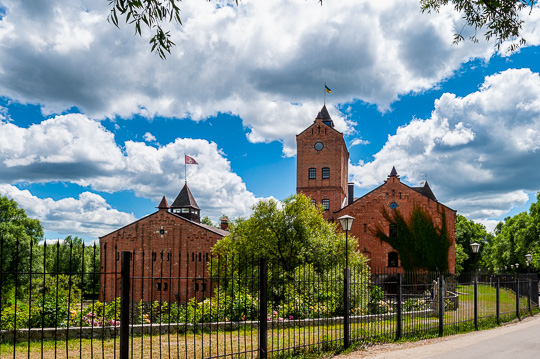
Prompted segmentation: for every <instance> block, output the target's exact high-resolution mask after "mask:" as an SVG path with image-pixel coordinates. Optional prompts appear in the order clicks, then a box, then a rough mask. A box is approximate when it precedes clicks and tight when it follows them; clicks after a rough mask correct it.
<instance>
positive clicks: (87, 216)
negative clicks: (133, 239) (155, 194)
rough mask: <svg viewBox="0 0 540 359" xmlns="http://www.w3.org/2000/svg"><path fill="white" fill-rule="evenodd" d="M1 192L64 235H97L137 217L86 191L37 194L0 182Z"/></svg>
mask: <svg viewBox="0 0 540 359" xmlns="http://www.w3.org/2000/svg"><path fill="white" fill-rule="evenodd" d="M0 195H2V196H6V197H9V198H12V199H14V200H15V201H16V202H17V203H18V204H19V206H21V207H22V208H24V209H25V211H26V213H27V214H28V215H29V216H30V217H32V218H37V219H39V220H40V221H41V224H42V225H43V227H44V228H46V229H47V230H48V231H54V232H57V233H61V234H65V235H71V234H76V235H83V236H84V235H86V236H93V237H98V236H102V235H104V234H106V233H108V232H111V231H113V230H115V229H117V228H119V227H121V226H124V225H126V224H128V223H131V222H133V221H134V220H135V216H134V215H133V213H125V212H120V211H118V210H116V209H113V208H111V206H110V205H109V204H108V203H107V202H106V201H105V199H104V198H103V197H101V196H100V195H97V194H95V193H91V192H83V193H81V194H80V195H79V197H78V198H63V199H60V200H58V201H55V200H53V199H51V198H38V197H36V196H34V195H32V194H31V193H30V192H29V191H28V190H20V189H19V188H17V187H15V186H12V185H7V184H0Z"/></svg>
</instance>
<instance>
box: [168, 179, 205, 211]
mask: <svg viewBox="0 0 540 359" xmlns="http://www.w3.org/2000/svg"><path fill="white" fill-rule="evenodd" d="M187 207H189V208H195V209H200V208H199V206H198V205H197V202H196V201H195V198H194V197H193V195H192V194H191V191H190V190H189V187H188V185H187V182H186V184H185V185H184V187H183V188H182V190H181V191H180V193H179V194H178V196H176V199H175V200H174V202H173V204H172V205H171V208H187Z"/></svg>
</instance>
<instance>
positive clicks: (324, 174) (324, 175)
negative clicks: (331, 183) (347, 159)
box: [322, 167, 330, 178]
mask: <svg viewBox="0 0 540 359" xmlns="http://www.w3.org/2000/svg"><path fill="white" fill-rule="evenodd" d="M322 178H330V168H328V167H323V169H322Z"/></svg>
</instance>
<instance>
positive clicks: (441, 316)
mask: <svg viewBox="0 0 540 359" xmlns="http://www.w3.org/2000/svg"><path fill="white" fill-rule="evenodd" d="M443 333H444V275H442V274H441V275H439V336H440V337H442V336H443Z"/></svg>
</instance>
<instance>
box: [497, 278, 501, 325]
mask: <svg viewBox="0 0 540 359" xmlns="http://www.w3.org/2000/svg"><path fill="white" fill-rule="evenodd" d="M500 290H501V278H500V277H497V292H496V294H497V325H501V297H500Z"/></svg>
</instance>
